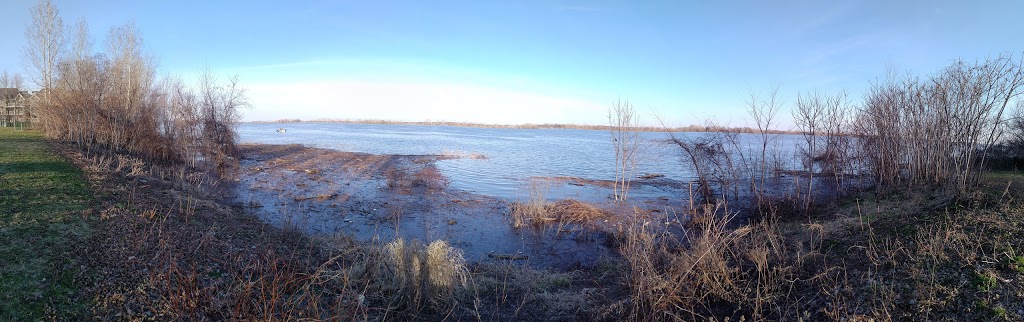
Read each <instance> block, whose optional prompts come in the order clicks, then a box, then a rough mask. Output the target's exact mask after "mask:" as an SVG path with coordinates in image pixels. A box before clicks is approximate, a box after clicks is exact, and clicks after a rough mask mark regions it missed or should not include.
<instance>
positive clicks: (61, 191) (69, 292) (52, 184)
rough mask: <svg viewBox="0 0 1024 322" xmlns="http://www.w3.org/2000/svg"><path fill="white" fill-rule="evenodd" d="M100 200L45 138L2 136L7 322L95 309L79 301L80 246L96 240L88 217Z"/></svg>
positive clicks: (2, 275) (0, 223)
mask: <svg viewBox="0 0 1024 322" xmlns="http://www.w3.org/2000/svg"><path fill="white" fill-rule="evenodd" d="M92 200H93V199H92V193H91V191H90V189H89V186H88V185H87V184H86V180H85V178H84V177H83V176H82V172H81V170H79V169H78V168H76V167H75V166H74V165H72V164H71V163H69V162H68V161H66V160H64V159H63V158H62V157H60V156H59V155H57V154H56V153H55V152H53V151H52V150H51V149H50V146H49V144H48V143H47V142H46V140H44V139H43V137H42V134H41V133H40V132H36V131H21V130H15V129H14V128H0V320H4V321H29V320H40V319H46V318H48V317H68V316H74V315H77V313H79V312H83V310H85V309H86V308H87V304H86V303H80V301H78V299H76V298H75V295H76V294H77V285H79V284H80V283H81V278H82V277H83V272H84V270H85V269H84V268H82V267H81V265H79V264H78V262H77V258H78V257H77V254H76V252H75V251H74V249H75V247H73V246H75V243H80V242H83V241H84V240H86V238H85V237H86V236H87V235H88V234H89V231H90V229H89V224H88V222H87V221H86V219H85V216H84V215H83V210H84V209H86V208H88V207H89V206H90V205H91V202H92Z"/></svg>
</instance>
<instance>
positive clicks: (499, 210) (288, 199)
mask: <svg viewBox="0 0 1024 322" xmlns="http://www.w3.org/2000/svg"><path fill="white" fill-rule="evenodd" d="M241 152H242V155H243V158H242V160H241V174H240V178H239V181H238V183H237V185H236V186H235V188H234V190H235V193H234V196H235V200H234V202H235V203H236V204H238V205H241V206H242V207H244V208H247V211H248V212H251V213H253V214H255V215H256V216H257V217H259V218H260V219H261V220H263V221H265V222H269V223H271V224H273V225H275V226H279V227H285V228H292V229H296V230H300V231H303V232H305V233H308V234H314V235H328V236H352V237H355V238H356V239H358V240H362V241H371V242H372V241H378V242H387V241H390V240H393V239H395V238H397V237H402V238H411V239H418V240H421V241H432V240H438V239H443V240H446V241H448V242H450V243H451V244H452V245H454V246H456V247H458V248H460V249H461V250H462V251H463V252H464V255H465V257H466V259H467V260H469V261H471V262H493V261H508V260H514V261H517V262H523V263H527V264H529V265H530V266H534V267H545V268H560V269H568V268H572V267H579V266H587V265H591V264H592V263H594V262H596V261H597V260H598V259H600V258H602V257H609V256H617V255H615V254H614V252H613V251H611V250H610V249H609V247H607V244H608V240H609V236H610V234H613V233H615V232H616V231H617V230H618V229H619V227H620V225H621V222H622V220H621V219H622V218H621V217H620V216H615V217H610V218H606V219H602V220H600V221H599V222H597V223H593V225H588V227H587V228H583V227H576V226H572V227H566V226H562V227H558V226H554V227H542V228H539V229H534V228H520V229H516V228H513V227H512V226H511V225H510V223H509V220H508V218H507V216H508V213H509V211H510V203H511V202H512V201H509V200H503V199H500V198H495V197H490V196H486V195H481V194H476V193H472V192H467V191H462V190H458V189H454V188H451V187H450V186H449V185H448V181H447V180H448V179H447V178H445V177H444V176H443V175H442V174H440V173H439V172H438V171H437V169H436V167H435V166H434V163H435V162H437V161H439V160H443V159H446V158H452V156H441V155H375V154H366V153H354V152H342V151H334V150H327V149H319V148H309V147H304V146H302V145H264V144H247V145H242V146H241ZM546 182H551V184H553V185H558V186H563V185H564V186H567V187H572V188H577V189H578V188H579V187H580V186H587V187H589V188H591V189H602V190H607V187H604V186H605V185H606V183H604V182H600V181H592V180H582V179H575V178H551V180H546ZM655 182H657V183H658V184H660V185H664V184H665V183H663V182H660V181H655ZM648 199H649V200H646V201H644V202H641V204H642V205H644V207H641V208H637V209H641V211H640V214H633V209H619V208H616V206H615V205H614V204H612V203H611V202H610V201H609V202H604V203H598V204H597V206H599V207H600V208H602V209H606V210H607V211H609V212H611V213H617V214H621V213H624V212H625V211H629V214H630V216H633V215H639V216H641V217H648V218H649V219H650V220H652V221H658V222H661V221H665V220H666V218H668V216H667V215H666V212H668V211H666V210H665V209H667V208H670V205H669V204H668V198H666V197H661V198H658V197H654V198H648Z"/></svg>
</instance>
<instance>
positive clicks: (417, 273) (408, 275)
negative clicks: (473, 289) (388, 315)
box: [375, 238, 468, 314]
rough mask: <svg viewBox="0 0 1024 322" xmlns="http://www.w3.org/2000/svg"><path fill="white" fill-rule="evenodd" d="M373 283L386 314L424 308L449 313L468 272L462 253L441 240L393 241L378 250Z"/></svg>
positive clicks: (417, 310) (418, 310) (400, 239)
mask: <svg viewBox="0 0 1024 322" xmlns="http://www.w3.org/2000/svg"><path fill="white" fill-rule="evenodd" d="M380 255H381V259H382V260H381V261H380V266H379V267H376V268H375V270H376V272H375V275H377V278H376V283H377V287H379V288H380V290H381V293H382V294H387V295H389V297H390V298H388V299H386V301H387V303H388V307H387V308H388V310H389V311H399V312H402V313H413V314H418V313H419V312H421V311H423V310H424V309H428V308H429V309H433V310H436V311H445V310H451V309H452V306H453V305H454V304H455V302H456V300H455V296H454V295H455V292H456V290H458V289H460V288H462V287H465V286H466V283H467V275H468V271H467V269H466V260H465V259H464V258H463V257H462V251H460V250H459V249H457V248H454V247H452V246H450V245H449V244H448V243H447V242H445V241H443V240H436V241H433V242H431V243H430V244H428V245H423V244H421V243H420V242H419V241H417V240H413V241H408V242H407V241H405V239H403V238H399V239H396V240H394V241H392V242H390V243H388V244H386V245H384V246H383V247H382V248H381V250H380Z"/></svg>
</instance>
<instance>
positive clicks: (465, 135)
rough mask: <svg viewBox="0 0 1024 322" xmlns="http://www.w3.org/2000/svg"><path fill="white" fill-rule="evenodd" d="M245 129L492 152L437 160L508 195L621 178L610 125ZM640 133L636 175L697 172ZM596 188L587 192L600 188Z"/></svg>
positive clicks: (657, 138) (458, 179)
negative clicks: (541, 182)
mask: <svg viewBox="0 0 1024 322" xmlns="http://www.w3.org/2000/svg"><path fill="white" fill-rule="evenodd" d="M280 127H284V128H286V129H287V132H286V133H277V132H276V130H277V129H278V128H280ZM677 135H700V134H695V133H683V134H677ZM239 136H240V139H241V141H242V142H243V143H265V144H291V143H297V144H303V145H306V146H309V147H316V148H326V149H334V150H340V151H351V152H364V153H373V154H414V155H425V154H467V155H468V154H481V155H484V156H486V158H485V159H473V158H460V159H453V160H443V161H440V162H438V163H437V166H438V168H439V169H440V170H441V171H442V172H443V173H444V174H445V175H447V176H448V177H449V178H450V180H451V182H452V186H453V187H454V188H458V189H462V190H467V191H472V192H476V193H480V194H484V195H491V196H495V197H501V198H516V197H520V196H521V195H522V192H523V191H524V183H525V182H528V181H529V180H530V178H533V177H556V176H568V177H579V178H584V179H593V180H613V179H614V164H615V159H614V158H615V154H614V150H613V146H612V142H611V134H610V133H609V132H607V131H594V130H571V129H491V128H468V127H454V126H423V125H378V124H342V123H294V124H251V123H246V124H242V125H240V126H239ZM641 137H642V138H643V144H642V147H641V151H640V158H639V159H640V163H639V165H638V166H637V170H636V171H635V173H636V175H637V176H639V175H642V174H645V173H653V174H663V175H665V177H666V178H669V179H674V180H682V181H689V180H693V179H694V174H693V173H692V172H691V171H690V170H689V169H688V168H687V167H685V166H683V163H682V162H681V154H680V152H679V150H678V148H676V147H674V146H672V145H670V144H667V143H665V140H666V139H668V135H667V134H665V133H653V132H652V133H641ZM741 139H742V140H745V141H746V142H748V143H750V144H753V143H754V141H755V137H754V136H752V135H742V136H741ZM799 140H801V138H800V137H799V136H780V137H779V139H778V140H777V142H778V143H779V146H780V147H781V148H782V150H783V151H790V152H784V153H789V154H788V156H792V152H791V151H792V150H793V146H794V144H796V143H797V142H798V141H799ZM790 166H792V164H790ZM592 190H593V189H591V191H588V192H589V193H593V191H592ZM588 192H582V191H577V192H575V193H588ZM552 197H558V196H552ZM577 197H578V196H577ZM584 199H589V198H584Z"/></svg>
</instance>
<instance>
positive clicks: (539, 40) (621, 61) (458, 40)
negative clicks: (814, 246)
mask: <svg viewBox="0 0 1024 322" xmlns="http://www.w3.org/2000/svg"><path fill="white" fill-rule="evenodd" d="M55 3H56V5H57V6H58V7H59V9H60V10H61V15H62V17H63V18H64V21H65V24H67V25H71V24H73V23H74V22H75V21H76V20H77V19H78V18H80V17H83V18H85V19H86V20H87V21H88V22H89V24H90V27H91V29H92V32H93V34H94V35H95V38H96V50H102V48H103V47H102V46H103V41H102V40H103V38H104V35H105V34H106V32H107V30H108V29H109V28H110V27H112V26H115V25H119V24H123V23H125V22H127V21H129V20H131V19H135V21H136V23H137V25H138V26H139V28H140V30H141V31H142V33H143V37H144V40H145V42H146V47H147V49H148V50H149V52H150V53H151V54H153V55H155V56H156V57H158V63H159V68H160V71H161V72H163V73H170V74H177V75H186V76H187V75H191V74H194V73H195V72H196V71H198V70H200V69H202V68H204V67H206V66H209V68H211V69H212V70H214V71H216V72H218V73H220V74H222V75H228V74H237V75H239V76H240V78H241V81H242V84H243V85H244V86H245V87H247V88H248V89H249V95H250V97H251V99H252V103H253V108H252V109H251V110H248V111H246V118H247V119H248V120H271V119H279V118H302V119H314V118H339V119H343V118H353V119H366V118H373V119H391V120H406V121H421V120H427V119H430V120H448V121H470V122H484V123H527V122H533V123H543V122H567V123H590V124H603V123H605V122H606V115H607V114H606V113H607V108H608V107H609V106H610V105H611V103H612V102H614V101H616V100H618V99H628V100H630V101H631V102H632V103H633V104H634V105H635V106H637V107H638V108H639V109H640V110H641V112H642V113H643V116H644V119H645V123H648V124H653V123H654V121H653V118H652V117H650V116H649V114H651V113H650V111H656V112H657V113H659V114H661V115H662V116H663V117H664V118H665V119H666V120H667V121H668V123H670V124H671V125H687V124H691V123H697V122H698V121H699V120H701V119H704V118H707V117H712V118H715V119H717V120H719V121H721V122H726V123H730V124H732V125H743V122H744V121H743V119H744V117H745V112H744V109H745V107H744V100H745V98H746V97H747V93H748V91H749V90H750V89H751V88H753V89H754V90H759V89H765V88H767V87H768V86H769V85H770V84H772V83H778V84H781V87H782V89H781V93H782V96H783V99H784V102H786V103H787V106H788V105H791V104H792V103H793V102H794V101H795V98H796V95H797V94H798V93H800V92H808V91H822V92H834V91H838V90H841V89H846V90H847V91H849V93H850V96H851V97H852V98H853V99H854V102H856V101H859V99H860V97H861V96H860V95H861V93H862V91H863V89H864V88H865V87H866V86H868V85H869V83H870V81H872V80H875V79H877V78H878V77H881V76H883V75H884V74H885V71H886V67H887V66H889V65H893V66H898V67H900V68H901V69H904V70H909V71H912V72H914V73H917V74H929V73H932V72H934V71H936V70H938V69H939V68H942V67H943V66H945V65H948V64H949V63H950V62H952V61H953V60H954V59H957V58H964V59H967V60H975V59H980V58H984V57H986V56H991V55H996V54H999V53H1002V52H1013V53H1016V54H1018V55H1020V54H1022V52H1024V37H1021V35H1020V31H1021V30H1024V19H1021V16H1020V15H1021V13H1024V2H1022V1H985V2H970V1H959V2H952V1H700V2H696V1H694V2H686V1H664V2H660V1H643V2H641V1H616V2H613V1H389V0H383V1H312V2H310V1H292V2H282V1H237V2H236V1H88V2H86V1H60V0H58V1H55ZM32 4H33V1H22V0H15V1H4V2H3V3H0V12H4V13H5V14H3V15H0V16H4V17H5V18H0V30H8V31H13V32H6V33H5V34H6V35H7V36H6V37H4V38H5V43H4V45H2V46H0V48H4V50H0V70H8V71H11V72H15V71H21V69H22V64H21V54H20V52H21V48H22V46H23V41H24V40H23V36H22V35H23V30H24V28H25V25H26V24H27V23H28V19H29V15H28V8H29V7H30V6H31V5H32ZM11 13H13V14H11ZM786 114H787V115H786V116H787V118H788V113H786Z"/></svg>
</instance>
